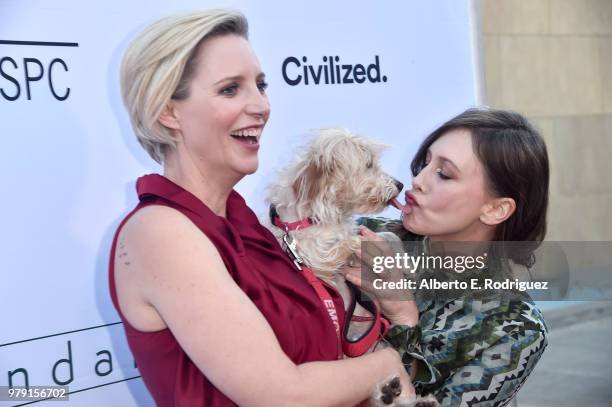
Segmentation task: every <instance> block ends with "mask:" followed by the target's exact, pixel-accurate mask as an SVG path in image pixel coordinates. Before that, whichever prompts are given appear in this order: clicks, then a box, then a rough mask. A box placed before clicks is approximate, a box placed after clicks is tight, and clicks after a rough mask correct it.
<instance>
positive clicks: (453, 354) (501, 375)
mask: <svg viewBox="0 0 612 407" xmlns="http://www.w3.org/2000/svg"><path fill="white" fill-rule="evenodd" d="M357 222H358V224H361V225H364V226H366V227H368V228H369V229H371V230H373V231H374V232H383V231H386V232H392V233H394V234H396V235H397V236H398V237H399V238H400V239H401V240H403V241H412V240H418V239H419V237H418V236H416V235H413V234H411V233H410V232H408V231H406V230H405V229H404V228H403V227H402V224H401V221H397V220H390V219H384V218H360V219H358V221H357ZM525 297H526V298H525V300H524V301H518V300H514V301H510V300H477V299H458V300H447V301H442V300H437V301H436V300H426V299H421V300H419V297H418V296H417V305H418V307H419V325H420V327H421V340H420V344H419V346H418V347H417V348H412V349H405V348H403V347H399V349H396V350H398V352H399V353H400V355H401V356H402V359H403V360H404V359H406V361H409V357H412V358H414V359H416V361H417V366H418V369H417V376H416V377H415V380H414V385H415V389H416V391H417V392H418V393H419V394H422V395H425V394H430V393H431V394H434V395H435V396H436V398H437V399H438V401H439V402H440V404H441V406H442V407H459V406H461V407H464V406H468V407H469V406H474V407H498V406H504V405H506V404H507V403H509V402H510V400H512V397H514V396H515V394H516V392H517V391H518V390H519V389H520V388H521V386H522V385H523V383H524V382H525V380H526V379H527V377H528V376H529V375H530V374H531V372H532V371H533V369H534V367H535V365H536V364H537V362H538V360H539V359H540V357H541V356H542V353H543V352H544V350H545V348H546V346H547V344H548V340H547V328H546V324H545V322H544V318H543V316H542V313H541V311H540V310H539V309H538V308H537V307H536V306H535V304H534V303H533V301H531V299H530V298H529V296H527V295H526V296H525Z"/></svg>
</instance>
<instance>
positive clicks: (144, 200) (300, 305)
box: [109, 174, 344, 407]
mask: <svg viewBox="0 0 612 407" xmlns="http://www.w3.org/2000/svg"><path fill="white" fill-rule="evenodd" d="M136 189H137V192H138V196H139V199H140V203H139V204H138V205H137V206H136V208H135V209H134V210H133V211H132V212H130V213H129V214H128V215H127V216H126V217H125V219H124V220H123V221H122V222H121V224H120V225H119V227H118V228H117V231H116V232H115V237H114V239H113V244H112V249H111V254H110V265H109V288H110V294H111V298H112V301H113V304H114V306H115V308H116V309H117V312H118V313H119V316H120V318H121V320H122V322H123V326H124V329H125V333H126V336H127V341H128V344H129V347H130V349H131V351H132V353H133V356H134V358H135V360H136V363H137V366H138V369H139V371H140V373H141V375H142V379H143V381H144V383H145V385H146V386H147V389H148V390H149V391H150V392H151V394H152V396H153V398H154V399H155V402H156V404H157V405H158V406H162V407H164V406H177V407H178V406H228V405H235V403H233V402H232V401H231V400H230V399H229V398H228V397H226V396H225V395H224V394H223V393H221V392H220V391H219V390H218V389H217V388H216V387H215V385H214V384H213V383H211V382H210V381H209V380H208V378H206V377H205V376H204V374H203V373H202V372H201V371H200V370H199V369H198V368H197V367H196V365H195V364H194V363H193V362H192V361H191V359H190V358H189V356H188V355H187V354H186V353H185V352H184V351H183V349H182V348H181V347H180V345H179V343H178V342H177V340H176V338H175V337H174V335H173V334H172V332H171V331H170V330H169V329H168V328H166V329H162V330H160V331H155V332H143V331H139V330H138V329H136V328H134V327H133V326H131V325H130V324H129V322H128V321H127V320H126V319H125V317H124V315H123V313H122V312H121V310H120V309H119V303H118V300H117V292H116V288H115V279H114V259H115V250H116V245H117V236H118V235H119V232H120V230H121V228H122V227H123V225H124V224H125V222H126V221H127V220H128V219H129V218H130V217H131V216H132V215H133V214H134V213H135V212H136V211H138V210H139V209H141V208H143V207H145V206H148V205H164V206H168V207H170V208H173V209H175V210H177V211H179V212H181V213H182V214H183V215H185V216H186V217H187V218H189V219H190V220H191V221H192V222H193V223H194V224H195V225H196V226H197V227H198V228H199V229H200V230H201V231H202V233H204V234H205V235H206V236H207V237H208V238H209V239H210V241H211V242H212V243H213V244H214V245H215V247H216V248H217V250H218V251H219V254H220V256H221V258H222V260H223V262H224V264H225V267H226V268H227V270H228V272H229V273H230V275H231V276H232V278H233V279H234V281H235V282H236V284H238V286H239V287H240V288H241V289H242V290H243V291H244V293H245V294H246V295H247V296H248V297H249V298H250V299H251V301H253V303H254V304H255V305H256V306H257V308H258V309H259V311H260V312H261V313H262V314H263V316H264V317H265V318H266V320H267V321H268V323H269V324H270V326H271V327H272V329H273V330H274V332H275V334H276V337H277V339H278V341H279V343H280V346H281V348H282V349H283V351H284V352H285V353H286V354H287V356H288V357H289V358H290V359H291V360H292V361H293V362H294V363H296V364H301V363H305V362H311V361H325V360H335V359H337V357H338V354H337V353H338V344H337V339H336V332H335V329H334V326H333V325H332V322H331V320H330V317H329V315H328V313H327V311H326V309H325V307H324V305H323V304H322V302H321V300H320V299H319V297H318V296H317V294H316V292H315V291H314V289H313V288H312V287H311V286H310V285H309V284H308V283H307V282H306V280H305V279H304V278H303V276H302V275H301V274H300V273H299V272H298V271H297V269H296V268H295V266H294V265H293V263H292V262H291V260H290V259H289V258H288V257H287V256H286V254H285V253H284V252H283V250H282V248H281V247H280V246H279V244H278V242H277V241H276V239H275V238H274V236H273V235H272V233H271V232H270V231H268V230H267V229H266V228H265V227H264V226H262V225H261V224H260V223H259V221H258V219H257V217H256V216H255V214H254V213H253V211H251V210H250V209H249V208H248V207H247V205H246V203H245V201H244V199H243V198H242V197H241V196H240V195H239V194H238V193H237V192H236V191H232V192H231V193H230V195H229V197H228V200H227V209H226V218H223V217H220V216H217V215H215V214H214V213H213V212H212V211H211V210H210V209H209V208H208V207H207V206H206V205H205V204H204V203H203V202H202V201H200V200H199V199H198V198H196V197H195V196H194V195H193V194H191V193H190V192H188V191H186V190H185V189H183V188H181V187H180V186H178V185H176V184H175V183H173V182H172V181H170V180H168V179H167V178H165V177H163V176H161V175H158V174H150V175H146V176H143V177H141V178H139V179H138V181H137V184H136ZM202 272H203V273H205V272H206V270H205V269H203V270H202ZM328 290H329V291H330V294H331V296H332V298H333V300H334V303H335V306H336V309H337V311H338V318H339V322H340V326H343V324H344V306H343V304H342V299H341V297H340V296H339V295H338V293H337V292H336V291H335V290H333V289H331V288H329V287H328ZM219 308H220V309H222V308H223V304H219ZM203 323H205V321H203ZM235 334H236V335H241V336H243V337H244V340H245V341H248V340H249V332H246V331H245V332H236V333H235ZM237 368H239V367H237ZM231 370H232V367H230V366H228V369H227V371H228V374H231Z"/></svg>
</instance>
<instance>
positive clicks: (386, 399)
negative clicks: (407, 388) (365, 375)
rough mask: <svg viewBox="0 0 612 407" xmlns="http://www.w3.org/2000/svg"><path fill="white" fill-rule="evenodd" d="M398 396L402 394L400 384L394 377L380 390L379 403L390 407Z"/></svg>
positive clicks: (397, 378)
mask: <svg viewBox="0 0 612 407" xmlns="http://www.w3.org/2000/svg"><path fill="white" fill-rule="evenodd" d="M400 394H402V384H401V383H400V379H399V377H397V376H395V377H393V378H392V379H391V380H389V381H388V382H387V383H385V384H384V385H383V386H382V387H381V388H380V401H382V402H383V403H384V404H387V405H390V404H392V403H393V400H394V399H395V398H396V397H398V396H399V395H400Z"/></svg>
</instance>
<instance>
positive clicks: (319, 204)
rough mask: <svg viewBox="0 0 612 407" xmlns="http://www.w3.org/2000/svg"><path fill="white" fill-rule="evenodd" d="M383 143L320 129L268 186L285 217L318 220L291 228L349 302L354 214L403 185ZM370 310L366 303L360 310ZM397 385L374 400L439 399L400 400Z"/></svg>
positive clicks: (427, 402) (419, 404)
mask: <svg viewBox="0 0 612 407" xmlns="http://www.w3.org/2000/svg"><path fill="white" fill-rule="evenodd" d="M384 147H385V146H384V145H382V144H378V143H375V142H373V141H370V140H367V139H364V138H361V137H358V136H356V135H354V134H352V133H350V132H349V131H347V130H343V129H337V128H330V129H323V130H319V131H318V132H317V134H316V137H315V138H314V139H313V141H312V142H311V143H310V144H309V145H308V146H307V147H306V148H304V149H303V150H301V151H300V152H299V153H298V155H297V157H296V158H295V159H294V160H293V161H292V162H291V163H290V164H289V165H288V166H287V167H285V168H284V169H282V170H281V171H280V173H279V176H278V181H277V182H276V183H274V184H272V185H271V186H270V187H269V190H268V191H269V192H268V198H267V199H268V203H271V204H274V205H275V207H276V211H277V213H278V215H279V217H280V219H281V220H282V221H283V222H286V223H289V222H295V221H298V220H301V219H306V218H310V219H311V220H312V221H313V222H314V225H312V226H310V227H307V228H303V229H298V230H295V231H291V232H289V233H290V234H291V236H292V237H293V238H294V239H295V240H297V248H298V251H299V253H300V255H301V256H302V258H303V259H304V261H305V262H306V263H307V265H308V266H309V267H310V268H311V269H312V270H313V271H314V272H315V274H317V276H318V277H319V278H322V279H324V280H326V281H327V282H330V283H332V284H334V285H335V286H336V288H338V291H339V292H340V294H341V295H342V297H343V299H344V302H345V304H347V303H348V300H349V299H350V293H349V289H348V287H347V286H346V282H345V281H344V277H343V276H342V275H341V274H340V273H339V271H340V270H341V269H342V268H343V267H345V266H347V265H349V264H351V263H352V261H354V255H353V253H354V251H355V250H357V249H359V248H360V247H361V240H360V239H359V237H358V234H357V227H356V224H355V222H354V220H353V215H355V214H366V213H368V214H369V213H377V212H380V211H382V210H383V209H385V208H386V207H387V206H388V204H389V201H391V200H392V199H393V198H395V197H396V196H397V195H398V194H399V192H400V189H401V184H399V183H398V182H397V181H396V180H395V179H393V178H392V177H391V176H389V175H388V174H386V173H385V172H383V171H382V169H381V168H380V165H379V155H380V153H381V151H382V150H383V148H384ZM264 223H265V224H266V225H267V226H268V228H269V229H270V230H271V231H272V232H273V233H274V235H275V237H276V239H277V240H278V241H279V242H280V243H281V244H282V239H283V236H284V235H285V230H283V229H280V228H278V227H276V226H274V225H272V224H271V223H270V219H269V218H268V217H266V219H265V220H264ZM394 237H395V236H394ZM366 313H367V311H365V310H364V309H363V308H361V309H359V310H357V311H356V314H360V315H365V314H366ZM366 325H368V324H366ZM366 329H367V326H366ZM351 331H352V332H353V333H355V334H356V335H357V336H360V333H361V332H360V329H359V328H357V329H356V330H354V329H353V326H352V325H351ZM392 383H395V384H396V387H393V385H392ZM397 386H399V381H397V380H396V381H395V382H394V381H392V380H391V381H387V382H385V384H383V385H381V386H378V388H377V389H376V390H375V392H374V394H373V397H372V400H371V402H372V404H374V405H381V406H382V405H391V404H390V403H388V402H385V401H384V400H385V399H386V401H389V400H390V399H392V400H393V401H392V402H391V403H392V404H393V405H394V406H406V407H411V406H416V407H435V406H437V405H438V404H437V402H436V401H435V398H433V397H429V398H426V399H423V398H417V399H416V400H415V399H409V400H408V399H404V400H400V399H398V398H396V396H397V395H398V394H399V391H401V388H400V389H399V390H398V387H397Z"/></svg>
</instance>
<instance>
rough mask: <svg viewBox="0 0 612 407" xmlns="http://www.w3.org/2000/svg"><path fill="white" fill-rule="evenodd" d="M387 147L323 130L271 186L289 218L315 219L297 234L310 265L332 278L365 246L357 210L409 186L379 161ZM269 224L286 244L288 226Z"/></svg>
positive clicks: (373, 207) (272, 197)
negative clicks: (358, 223)
mask: <svg viewBox="0 0 612 407" xmlns="http://www.w3.org/2000/svg"><path fill="white" fill-rule="evenodd" d="M384 147H385V146H384V145H382V144H378V143H375V142H373V141H370V140H366V139H364V138H361V137H358V136H355V135H354V134H352V133H350V132H349V131H347V130H343V129H335V128H331V129H323V130H319V131H318V133H317V136H316V137H315V139H314V140H313V141H312V143H311V144H310V145H308V146H307V148H306V149H305V150H303V151H301V152H300V153H299V154H298V156H297V157H296V159H295V160H294V161H293V162H291V163H290V164H289V165H288V166H287V167H285V168H284V169H283V170H281V171H280V173H279V178H278V182H277V183H275V184H273V185H271V186H270V187H269V192H268V202H269V203H270V204H271V205H273V207H274V208H275V209H276V212H277V213H278V216H279V217H280V219H282V221H283V222H294V221H300V220H304V219H307V220H310V221H312V227H305V228H299V229H298V230H295V231H293V232H291V236H292V237H293V238H294V239H295V240H296V241H297V242H298V246H299V252H300V254H301V256H302V257H303V259H304V260H305V261H306V263H307V264H308V266H309V267H310V268H312V270H313V271H314V272H315V273H316V274H317V276H318V277H320V278H322V279H324V280H326V281H328V282H333V281H334V279H335V277H336V276H337V275H338V274H339V273H338V272H339V271H340V270H341V269H342V268H344V267H345V266H346V265H348V264H349V263H350V262H351V259H352V255H353V253H354V251H355V250H357V249H359V248H360V246H361V240H360V239H359V237H358V233H357V232H358V229H357V226H356V224H355V221H354V220H353V215H355V214H366V213H377V212H380V211H382V210H383V209H385V208H386V207H387V206H388V205H389V203H390V202H391V201H392V200H393V199H394V198H395V197H396V196H397V195H398V194H399V192H400V191H401V189H402V188H403V185H402V184H401V183H400V182H399V181H397V180H395V179H394V178H393V177H391V176H389V175H388V174H386V173H385V172H383V171H382V170H381V168H380V166H379V163H378V158H379V155H380V152H381V151H382V149H383V148H384ZM266 223H267V225H268V226H269V228H270V229H271V230H272V232H273V233H274V235H275V236H276V238H277V239H278V240H279V242H281V243H282V238H283V236H284V235H285V232H286V231H285V230H283V229H281V228H278V227H276V226H273V225H270V222H269V221H266Z"/></svg>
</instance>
